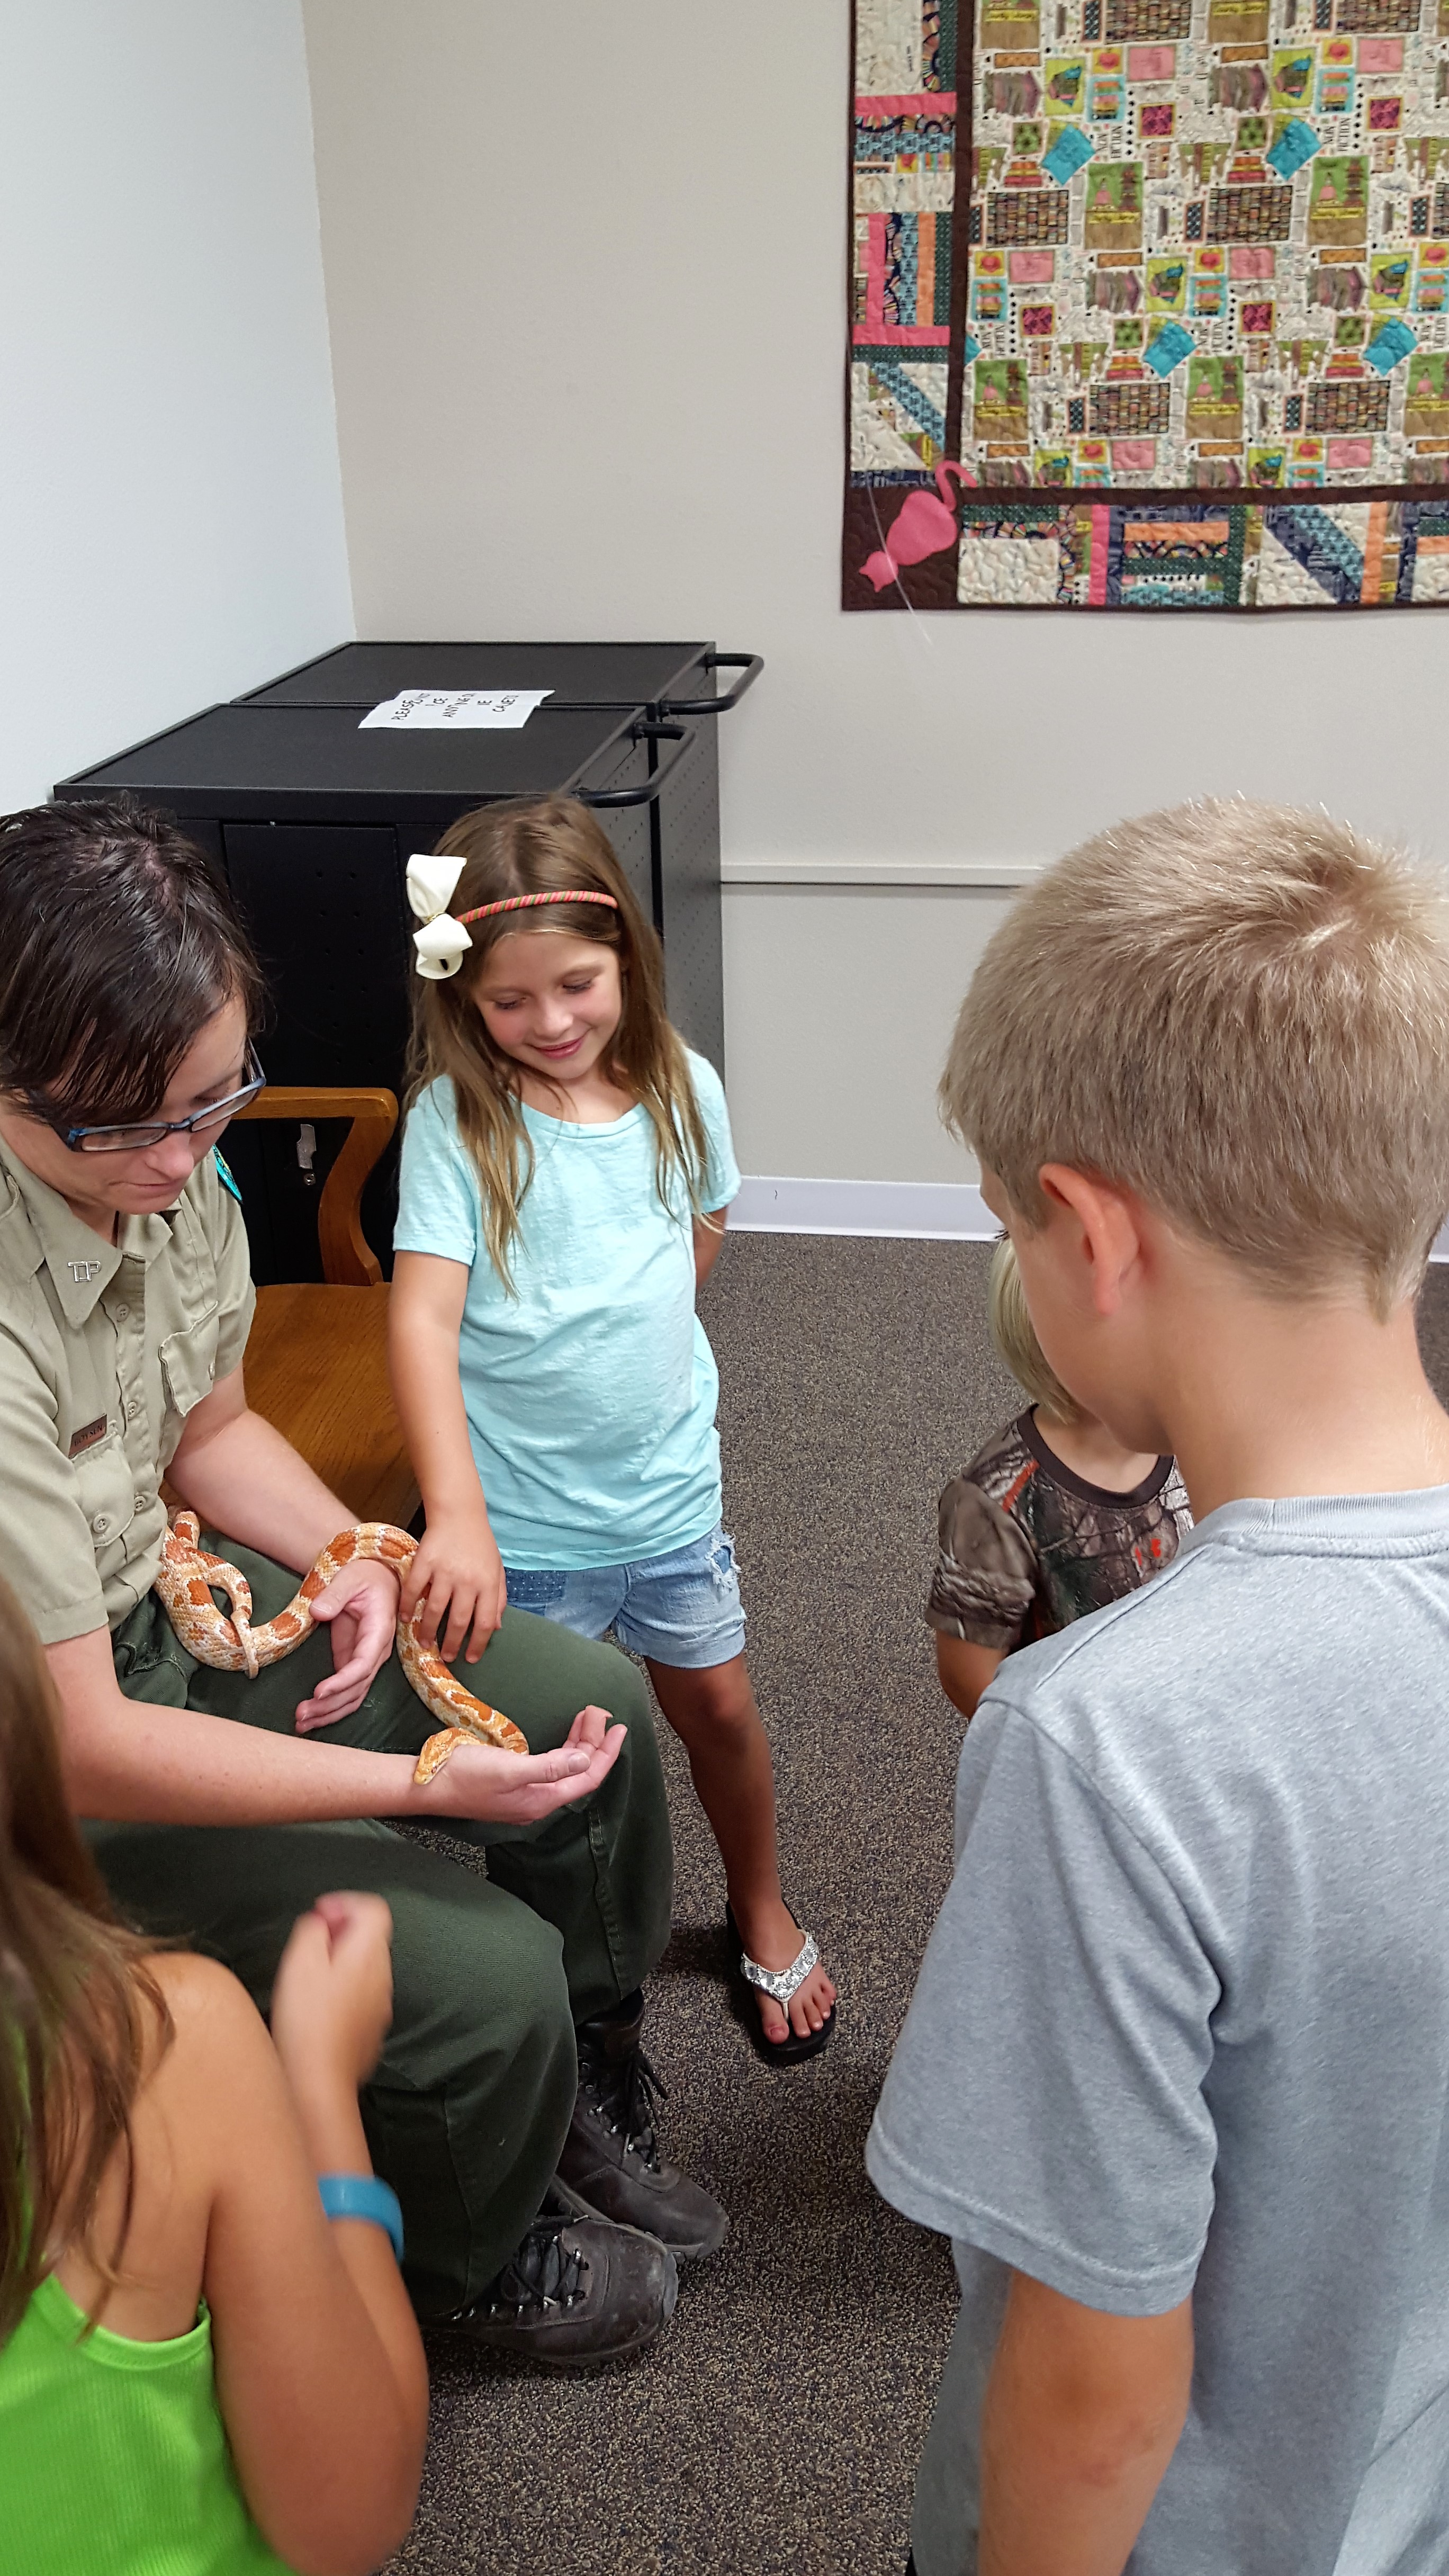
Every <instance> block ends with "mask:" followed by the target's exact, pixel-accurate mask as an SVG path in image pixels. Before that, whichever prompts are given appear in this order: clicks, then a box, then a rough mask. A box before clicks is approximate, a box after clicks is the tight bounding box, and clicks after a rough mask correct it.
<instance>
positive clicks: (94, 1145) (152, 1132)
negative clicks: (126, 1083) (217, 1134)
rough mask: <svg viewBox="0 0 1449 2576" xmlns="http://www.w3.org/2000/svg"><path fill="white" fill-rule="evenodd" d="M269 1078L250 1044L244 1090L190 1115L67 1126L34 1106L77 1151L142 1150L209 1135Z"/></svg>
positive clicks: (119, 1151)
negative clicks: (123, 1123)
mask: <svg viewBox="0 0 1449 2576" xmlns="http://www.w3.org/2000/svg"><path fill="white" fill-rule="evenodd" d="M266 1079H267V1077H266V1075H265V1074H264V1073H263V1071H262V1068H261V1066H260V1064H259V1063H258V1062H257V1052H256V1049H255V1047H249V1048H248V1049H247V1079H246V1081H245V1082H244V1083H243V1084H242V1087H241V1089H240V1091H229V1092H228V1093H227V1096H226V1098H225V1100H213V1101H212V1102H211V1104H210V1106H209V1107H208V1108H206V1109H198V1110H197V1111H196V1112H195V1113H194V1115H193V1116H192V1117H190V1118H153V1119H152V1120H151V1121H150V1123H149V1125H146V1126H142V1127H67V1126H66V1125H65V1124H64V1123H63V1121H62V1120H61V1119H59V1118H57V1117H55V1116H54V1115H53V1113H52V1112H51V1111H50V1110H48V1109H47V1108H46V1107H45V1106H44V1104H43V1103H42V1102H40V1101H32V1102H31V1103H30V1107H31V1109H32V1110H33V1112H34V1115H35V1116H36V1117H37V1118H40V1119H43V1120H44V1122H45V1124H46V1126H47V1127H48V1128H49V1129H50V1131H51V1133H52V1135H55V1136H58V1137H59V1138H60V1141H61V1143H62V1144H63V1145H67V1146H69V1148H70V1151H71V1152H72V1153H73V1154H138V1153H141V1152H143V1151H144V1149H145V1148H146V1147H147V1146H148V1145H159V1144H160V1143H161V1142H162V1140H163V1138H165V1137H167V1136H205V1135H208V1134H209V1133H210V1132H211V1131H212V1129H214V1128H215V1129H220V1128H222V1127H224V1126H225V1125H226V1122H227V1120H228V1118H234V1117H235V1116H236V1113H237V1111H238V1110H239V1109H245V1107H246V1105H247V1102H248V1101H249V1100H255V1098H256V1096H257V1093H258V1092H259V1091H261V1090H263V1089H264V1088H265V1085H266Z"/></svg>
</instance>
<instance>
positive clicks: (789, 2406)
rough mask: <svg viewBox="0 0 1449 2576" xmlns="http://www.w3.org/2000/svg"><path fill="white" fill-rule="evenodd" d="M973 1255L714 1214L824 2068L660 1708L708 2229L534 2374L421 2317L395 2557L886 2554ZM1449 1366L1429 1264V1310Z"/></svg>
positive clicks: (483, 2559)
mask: <svg viewBox="0 0 1449 2576" xmlns="http://www.w3.org/2000/svg"><path fill="white" fill-rule="evenodd" d="M987 1259H988V1253H987V1248H986V1247H985V1246H984V1245H975V1244H935V1243H888V1242H853V1241H840V1240H824V1239H813V1238H809V1237H798V1236H764V1235H735V1236H731V1238H730V1241H729V1243H728V1245H727V1246H726V1249H725V1252H724V1255H723V1256H722V1258H721V1261H720V1264H719V1268H718V1270H717V1272H716V1274H715V1278H714V1280H713V1281H712V1282H711V1283H710V1286H709V1289H708V1291H707V1292H706V1299H705V1315H706V1322H707V1325H708V1329H709V1332H710V1335H711V1338H712V1340H713V1342H714V1346H715V1349H716V1351H717V1352H718V1354H719V1361H720V1374H721V1380H722V1387H723V1394H722V1411H721V1428H722V1433H723V1439H724V1460H725V1497H726V1518H727V1522H728V1525H729V1526H731V1527H732V1529H733V1531H734V1534H735V1538H736V1541H737V1544H738V1549H739V1556H740V1561H741V1565H742V1568H743V1580H744V1591H745V1603H746V1609H747V1611H748V1614H749V1622H750V1641H749V1650H750V1662H751V1668H752V1671H753V1674H754V1678H755V1683H756V1687H757V1690H758V1692H759V1697H760V1702H761V1705H762V1707H763V1709H764V1712H765V1719H766V1723H767V1725H768V1726H769V1728H770V1732H771V1735H772V1737H773V1740H774V1746H775V1765H776V1775H777V1779H778V1782H779V1792H780V1815H781V1834H782V1849H783V1854H784V1871H785V1883H786V1888H787V1892H788V1893H789V1895H790V1897H791V1900H792V1902H793V1903H794V1905H795V1907H796V1909H797V1912H798V1913H799V1915H800V1916H801V1918H802V1919H803V1920H804V1921H805V1922H806V1923H808V1924H809V1925H810V1926H811V1927H812V1928H813V1929H814V1930H815V1931H816V1932H817V1933H818V1934H819V1935H820V1937H821V1941H822V1944H823V1946H824V1949H825V1952H826V1956H827V1958H828V1960H829V1963H830V1965H831V1967H832V1969H833V1970H834V1972H835V1974H836V1976H837V1977H838V1979H839V1983H840V1987H841V2006H840V2031H839V2035H838V2037H837V2040H836V2042H835V2045H834V2046H833V2047H832V2048H831V2049H830V2050H829V2051H828V2052H827V2054H826V2055H825V2057H824V2058H823V2059H821V2060H820V2061H819V2062H818V2063H817V2064H815V2065H811V2066H806V2067H802V2068H799V2069H796V2070H795V2071H793V2072H790V2073H772V2072H770V2071H769V2070H768V2069H766V2068H764V2067H762V2066H760V2065H759V2063H758V2062H757V2060H756V2059H755V2057H754V2055H753V2054H752V2052H751V2051H750V2049H749V2047H748V2045H747V2043H746V2041H745V2038H744V2035H743V2033H742V2032H741V2031H739V2030H738V2029H737V2028H736V2026H735V2024H734V2022H733V2021H732V2020H731V2018H730V2016H729V2013H728V2010H727V2005H726V1999H725V1988H724V1984H723V1968H724V1947H723V1940H722V1936H721V1933H720V1931H719V1924H720V1917H721V1911H722V1903H723V1888H722V1881H721V1875H720V1870H719V1864H718V1861H717V1859H716V1856H715V1852H714V1847H713V1844H712V1842H711V1841H710V1838H709V1834H708V1831H707V1829H706V1828H705V1826H704V1823H703V1820H702V1818H701V1816H700V1814H699V1810H698V1808H697V1806H696V1805H695V1803H694V1798H693V1793H692V1791H691V1789H690V1784H689V1778H688V1774H687V1771H686V1769H685V1766H684V1763H683V1761H682V1759H681V1758H680V1756H679V1752H678V1748H677V1746H676V1745H675V1743H674V1739H673V1738H672V1737H671V1736H670V1735H669V1733H668V1730H667V1729H666V1728H664V1727H663V1725H662V1723H661V1728H660V1733H661V1740H662V1741H663V1744H664V1750H665V1762H666V1770H667V1773H668V1777H669V1785H670V1795H671V1800H672V1805H673V1813H674V1823H675V1833H676V1837H677V1852H678V1874H677V1881H676V1891H675V1909H674V1911H675V1933H674V1939H673V1942H672V1944H671V1947H670V1949H669V1951H668V1953H667V1955H666V1957H665V1960H664V1962H663V1965H662V1968H661V1970H660V1972H659V1974H658V1976H657V1977H656V1978H655V1980H654V1982H653V1985H652V1988H651V2001H650V2017H649V2023H648V2027H647V2031H646V2041H647V2045H648V2048H649V2050H650V2053H651V2055H652V2056H653V2057H654V2059H655V2061H656V2063H657V2065H658V2067H659V2070H660V2072H661V2074H662V2075H663V2077H664V2080H665V2082H666V2083H667V2084H668V2085H669V2086H670V2087H671V2093H672V2098H671V2100H670V2102H669V2103H668V2105H667V2107H666V2110H665V2112H664V2115H663V2116H664V2134H665V2137H666V2141H667V2144H668V2147H669V2150H670V2152H671V2153H672V2154H673V2155H674V2156H675V2157H676V2159H677V2161H678V2162H680V2163H681V2164H683V2165H684V2166H685V2167H686V2169H687V2170H688V2171H689V2172H691V2173H693V2174H695V2175H697V2176H698V2177H699V2179H700V2180H701V2181H703V2182H706V2183H708V2184H709V2185H710V2187H711V2188H712V2189H713V2190H715V2191H717V2192H718V2193H719V2195H720V2198H721V2199H722V2200H723V2201H724V2202H725V2204H726V2206H727V2207H728V2209H729V2211H730V2214H731V2217H732V2220H733V2222H734V2234H733V2237H732V2240H731V2243H730V2244H729V2246H728V2247H727V2248H726V2250H725V2252H724V2253H723V2255H721V2256H720V2257H718V2258H717V2259H716V2260H715V2261H714V2262H713V2263H711V2264H708V2265H699V2266H695V2267H692V2268H690V2269H689V2270H687V2271H686V2273H685V2275H684V2285H683V2288H682V2291H681V2295H680V2301H679V2308H678V2311H677V2313H676V2315H675V2317H674V2320H673V2323H672V2325H671V2327H670V2328H669V2330H668V2332H667V2334H666V2335H665V2337H664V2338H663V2340H662V2341H661V2342H660V2343H659V2344H658V2345H657V2346H656V2347H655V2349H654V2351H653V2352H652V2353H650V2354H648V2355H646V2356H645V2358H644V2359H643V2360H642V2361H641V2362H638V2363H635V2364H634V2365H632V2366H631V2367H629V2368H627V2369H620V2370H617V2371H614V2372H610V2373H607V2374H603V2375H601V2376H599V2377H597V2378H594V2379H590V2380H582V2381H577V2380H576V2381H567V2380H565V2381H552V2380H548V2379H545V2378H543V2377H541V2376H537V2375H533V2374H529V2373H525V2372H520V2371H516V2370H510V2369H508V2368H506V2367H502V2366H500V2365H498V2364H496V2363H495V2362H493V2361H491V2360H486V2359H481V2358H478V2357H475V2356H473V2355H472V2354H469V2353H467V2352H464V2351H460V2349H459V2348H458V2346H457V2345H456V2344H454V2343H452V2342H449V2341H445V2340H444V2339H442V2338H437V2339H435V2341H434V2343H433V2348H432V2351H431V2353H430V2361H431V2366H432V2374H433V2429H432V2442H431V2446H430V2450H429V2457H428V2470H427V2476H426V2479H425V2482H424V2487H423V2497H422V2504H421V2508H420V2511H419V2514H418V2519H417V2523H416V2525H415V2528H414V2531H413V2534H412V2537H411V2538H410V2540H409V2541H408V2543H407V2545H406V2547H405V2548H404V2549H403V2551H402V2552H401V2554H400V2555H399V2557H398V2558H397V2559H396V2560H395V2561H394V2562H393V2564H394V2568H395V2569H396V2570H397V2571H398V2576H401V2571H404V2570H406V2571H408V2576H423V2571H426V2576H484V2571H487V2576H666V2571H667V2576H706V2571H709V2576H900V2570H901V2568H902V2565H903V2562H904V2558H905V2551H906V2534H907V2526H908V2519H909V2509H910V2492H911V2483H912V2478H913V2474H914V2466H915V2460H916V2456H917V2453H918V2450H919V2447H920V2440H921V2435H922V2432H923V2430H924V2427H925V2422H926V2418H927V2415H928V2413H929V2409H930V2403H931V2397H932V2392H933V2389H934V2386H935V2381H936V2375H937V2371H938V2368H939V2364H940V2359H941V2355H942V2352H943V2350H944V2348H945V2343H946V2339H947V2336H948V2333H949V2331H950V2323H951V2317H952V2312H953V2297H952V2275H951V2270H950V2264H949V2259H948V2255H947V2250H946V2247H945V2244H944V2242H943V2241H942V2240H940V2239H937V2238H935V2237H931V2236H927V2235H925V2234H923V2233H922V2232H921V2231H920V2230H919V2229H917V2228H913V2227H911V2226H908V2225H907V2224H906V2223H905V2221H903V2220H902V2219H899V2218H897V2217H896V2215H895V2213H894V2212H893V2211H891V2210H889V2209H887V2208H886V2207H885V2205H884V2204H883V2203H882V2202H881V2201H880V2200H878V2199H877V2197H876V2195H875V2193H874V2192H873V2191H872V2189H871V2187H870V2185H869V2183H868V2182H867V2180H866V2178H865V2173H864V2169H863V2165H862V2160H861V2156H862V2147H863V2144H864V2139H865V2133H866V2129H867V2126H868V2124H869V2120H870V2114H871V2110H872V2107H873V2104H874V2101H875V2098H876V2094H877V2092H878V2090H879V2087H880V2083H881V2079H882V2076H883V2075H884V2072H885V2067H886V2062H887V2060H888V2058H889V2055H890V2050H891V2044H892V2041H893V2039H894V2036H895V2033H896V2031H897V2029H898V2028H899V2025H900V2021H901V2016H902V2014H903V2012H904V2009H905V2005H906V2002H907V1999H908V1996H909V1993H910V1987H911V1981H912V1977H913V1974H914V1970H915V1967H916V1963H917V1961H918V1960H919V1957H920V1953H921V1950H922V1948H923V1946H924V1943H925V1940H926V1936H927V1934H928V1932H929V1930H930V1926H931V1923H932V1921H933V1919H934V1915H935V1911H936V1908H937V1905H938V1904H939V1902H940V1898H941V1895H942V1892H943V1890H944V1888H945V1885H946V1880H947V1876H948V1872H949V1866H950V1814H951V1787H952V1778H953V1773H954V1767H955V1759H956V1752H957V1747H958V1744H959V1741H960V1726H959V1721H958V1720H957V1718H956V1716H955V1713H954V1711H953V1710H952V1709H951V1708H950V1707H949V1705H948V1704H947V1703H946V1701H945V1700H944V1699H942V1697H941V1695H940V1693H939V1691H938V1690H937V1688H936V1685H935V1680H934V1673H933V1668H932V1658H931V1650H930V1642H929V1638H928V1636H927V1632H926V1630H925V1628H924V1627H923V1625H922V1622H921V1618H920V1601H921V1593H922V1587H923V1583H924V1580H925V1575H926V1572H927V1568H928V1565H929V1561H930V1555H931V1548H932V1542H933V1537H934V1503H935V1497H936V1494H937V1492H938V1491H939V1489H940V1487H941V1485H942V1484H943V1483H944V1482H945V1481H946V1479H947V1477H948V1476H949V1475H950V1474H951V1473H952V1472H953V1471H954V1470H955V1469H956V1468H957V1467H958V1466H960V1465H962V1464H964V1462H965V1460H966V1459H967V1458H968V1457H969V1456H970V1454H971V1451H972V1450H973V1448H975V1447H976V1445H977V1444H978V1443H979V1441H980V1440H981V1439H982V1438H983V1437H984V1435H985V1434H986V1432H987V1431H988V1430H989V1429H991V1428H992V1427H993V1426H994V1425H995V1424H996V1423H998V1422H1000V1421H1003V1420H1005V1419H1006V1418H1007V1417H1008V1415H1009V1414H1010V1413H1012V1412H1013V1411H1015V1410H1016V1408H1017V1406H1018V1405H1019V1402H1020V1398H1019V1396H1018V1395H1017V1393H1016V1390H1015V1389H1014V1387H1013V1385H1012V1383H1011V1381H1010V1380H1009V1379H1008V1378H1007V1377H1006V1376H1005V1375H1004V1373H1003V1372H1002V1371H1001V1369H1000V1368H999V1367H998V1365H997V1363H996V1361H995V1359H994V1357H993V1356H992V1353H991V1350H990V1347H989V1345H988V1343H987V1340H986V1333H985V1324H984V1312H983V1295H984V1282H985V1271H986V1263H987ZM1421 1332H1422V1338H1423V1343H1424V1349H1425V1356H1426V1360H1427V1362H1428V1364H1429V1367H1430V1371H1431V1374H1432V1375H1433V1376H1434V1378H1435V1381H1436V1383H1437V1384H1438V1386H1439V1388H1440V1390H1441V1393H1446V1394H1449V1274H1446V1273H1445V1272H1442V1271H1441V1272H1439V1273H1437V1274H1435V1275H1434V1276H1433V1277H1432V1278H1431V1282H1430V1286H1429V1289H1428V1290H1427V1291H1426V1295H1425V1301H1424V1306H1423V1310H1422V1319H1421Z"/></svg>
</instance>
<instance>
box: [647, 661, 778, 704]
mask: <svg viewBox="0 0 1449 2576" xmlns="http://www.w3.org/2000/svg"><path fill="white" fill-rule="evenodd" d="M704 667H705V669H706V670H707V671H739V672H740V673H741V674H742V675H743V676H742V677H741V678H740V679H738V680H736V682H735V684H734V687H733V688H732V689H726V691H725V693H724V696H723V697H722V698H665V699H664V701H663V703H662V707H661V713H662V714H664V715H666V716H723V715H727V714H728V713H729V710H730V708H731V707H737V706H738V705H739V702H740V700H741V698H742V697H743V696H744V694H745V691H746V689H751V688H753V687H754V684H755V682H756V680H757V679H758V678H759V676H760V673H761V672H762V671H763V669H764V667H765V657H764V655H763V653H706V655H705V657H704Z"/></svg>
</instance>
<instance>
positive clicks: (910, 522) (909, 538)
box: [860, 459, 975, 590]
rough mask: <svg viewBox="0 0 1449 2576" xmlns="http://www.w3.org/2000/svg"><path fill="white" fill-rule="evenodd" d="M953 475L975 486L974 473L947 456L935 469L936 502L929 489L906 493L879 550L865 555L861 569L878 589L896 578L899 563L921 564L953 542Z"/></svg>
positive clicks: (954, 513)
mask: <svg viewBox="0 0 1449 2576" xmlns="http://www.w3.org/2000/svg"><path fill="white" fill-rule="evenodd" d="M952 474H955V475H956V476H958V477H959V479H960V481H961V483H962V484H964V485H965V487H966V489H967V490H968V491H969V490H972V489H973V488H974V481H975V478H974V476H972V475H970V474H968V473H967V471H966V468H965V466H964V465H956V464H953V463H952V462H951V461H950V460H949V459H948V460H947V461H946V463H945V464H943V465H938V466H937V468H936V472H935V476H934V478H933V479H934V481H935V485H936V491H937V492H939V493H940V495H941V497H940V499H939V501H938V500H937V499H936V497H935V494H934V493H931V492H921V491H916V492H908V493H907V495H906V497H905V499H904V501H903V502H902V503H901V506H900V508H899V510H898V511H897V512H896V515H895V518H894V520H893V521H892V523H891V525H890V527H889V528H888V530H887V531H886V534H885V537H884V540H883V542H882V545H881V548H880V550H879V552H878V553H876V554H873V555H867V557H866V559H865V562H864V563H863V564H862V565H861V567H860V569H861V571H862V573H863V574H864V575H865V578H866V580H867V581H869V582H873V583H874V585H875V587H876V589H877V590H884V589H885V587H886V584H887V583H888V582H892V581H894V580H895V578H896V576H897V574H898V573H899V571H900V569H901V566H902V564H913V563H921V562H922V561H923V560H924V559H925V557H926V556H927V555H938V554H941V553H943V552H944V550H945V548H946V547H947V546H951V545H954V544H955V542H956V536H957V522H956V495H955V494H954V493H953V492H952V490H951V486H950V483H949V481H948V479H947V478H948V476H950V475H952Z"/></svg>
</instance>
